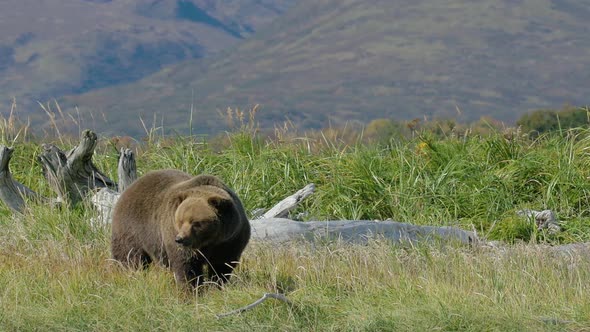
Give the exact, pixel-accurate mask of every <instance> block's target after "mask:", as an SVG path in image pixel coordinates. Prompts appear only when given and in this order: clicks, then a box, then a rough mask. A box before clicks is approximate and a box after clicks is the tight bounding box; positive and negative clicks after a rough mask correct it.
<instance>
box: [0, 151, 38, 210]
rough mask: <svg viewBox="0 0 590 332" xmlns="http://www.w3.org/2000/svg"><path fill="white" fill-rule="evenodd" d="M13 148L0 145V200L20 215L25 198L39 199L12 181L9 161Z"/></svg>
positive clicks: (31, 191) (21, 185)
mask: <svg viewBox="0 0 590 332" xmlns="http://www.w3.org/2000/svg"><path fill="white" fill-rule="evenodd" d="M13 152H14V149H13V148H9V147H7V146H4V145H0V199H1V200H2V201H3V202H4V204H6V206H8V207H9V208H10V209H11V210H12V211H13V212H19V213H22V212H23V211H24V208H25V199H24V198H25V197H27V198H39V196H38V195H37V194H36V193H35V192H34V191H33V190H31V189H29V188H28V187H26V186H25V185H23V184H21V183H20V182H18V181H16V180H14V179H13V177H12V174H11V173H10V167H9V164H10V159H11V158H12V153H13Z"/></svg>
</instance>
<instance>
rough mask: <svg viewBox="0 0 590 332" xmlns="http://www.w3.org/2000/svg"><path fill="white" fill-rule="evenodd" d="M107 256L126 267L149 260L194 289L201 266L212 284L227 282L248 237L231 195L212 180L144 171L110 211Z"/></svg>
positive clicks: (247, 225)
mask: <svg viewBox="0 0 590 332" xmlns="http://www.w3.org/2000/svg"><path fill="white" fill-rule="evenodd" d="M112 231H113V233H112V249H111V250H112V254H113V258H114V259H116V260H118V261H120V262H122V263H123V264H125V265H129V266H132V267H136V268H137V267H140V266H144V267H145V266H146V265H148V264H149V263H151V262H152V261H156V262H160V263H161V264H163V265H165V266H167V267H170V269H171V270H172V271H173V272H174V277H175V278H176V280H177V281H178V282H183V283H185V282H189V283H190V284H191V285H193V286H195V287H196V286H198V285H200V284H201V283H202V282H203V277H204V276H205V274H204V268H205V267H206V268H207V274H206V275H207V277H208V278H209V279H211V280H213V281H217V282H225V281H227V280H228V279H229V276H230V274H231V273H232V271H233V269H234V267H235V266H236V264H237V262H238V261H239V259H240V256H241V254H242V251H243V250H244V248H245V247H246V245H247V243H248V241H249V239H250V223H249V222H248V219H247V218H246V213H245V212H244V208H243V206H242V203H241V202H240V200H239V198H238V197H237V195H236V194H235V193H234V192H233V191H232V190H230V189H229V188H228V187H227V186H226V185H225V184H223V183H222V182H221V181H220V180H219V179H218V178H216V177H214V176H210V175H199V176H195V177H193V176H191V175H189V174H186V173H184V172H181V171H177V170H160V171H154V172H150V173H147V174H146V175H144V176H142V177H140V178H139V179H138V180H137V181H135V182H134V183H133V184H132V185H131V186H130V187H129V188H127V189H126V190H125V191H124V192H123V193H122V194H121V197H120V198H119V200H118V201H117V204H116V205H115V210H114V213H113V225H112Z"/></svg>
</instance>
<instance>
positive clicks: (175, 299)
mask: <svg viewBox="0 0 590 332" xmlns="http://www.w3.org/2000/svg"><path fill="white" fill-rule="evenodd" d="M3 123H4V126H2V127H0V128H2V131H1V134H2V135H1V140H2V143H3V144H11V145H14V146H15V147H16V151H15V153H14V158H13V160H12V164H11V166H12V170H13V173H14V176H15V178H16V179H17V180H19V181H21V182H23V183H24V184H25V185H27V186H29V187H31V188H32V189H34V190H36V191H38V192H41V193H43V194H45V195H46V196H51V193H50V192H49V189H48V186H47V184H46V183H45V181H44V180H43V179H42V176H41V170H40V166H39V165H38V164H37V163H36V162H35V156H37V155H38V154H39V149H40V148H39V141H38V140H36V139H34V138H32V137H29V136H27V135H26V134H25V132H24V131H22V130H21V131H20V132H18V131H17V130H15V129H14V128H15V127H16V124H17V123H18V122H17V121H14V120H10V119H8V120H5V121H3ZM7 125H9V126H12V128H13V129H9V128H7ZM413 135H414V137H413V138H412V137H410V138H409V139H392V140H390V141H387V142H384V143H381V144H377V143H363V142H364V139H363V137H362V136H356V138H355V136H354V135H348V134H347V135H344V133H343V132H338V131H331V130H325V131H322V132H313V133H308V134H300V133H297V132H295V131H292V130H291V129H284V130H277V131H276V132H275V133H274V138H273V139H270V138H267V137H265V136H261V135H258V134H257V130H256V127H255V126H254V125H251V124H248V123H246V124H244V123H242V126H241V128H239V129H237V130H236V131H234V132H232V133H230V134H228V135H226V136H220V137H217V138H215V139H208V140H203V139H202V138H200V137H195V136H177V137H164V136H161V135H160V132H159V131H157V130H155V131H151V132H149V133H148V135H147V136H146V137H145V140H144V141H142V142H141V144H139V145H138V146H136V150H137V161H138V169H139V171H140V172H141V173H144V172H147V171H149V170H153V169H159V168H176V169H181V170H184V171H187V172H190V173H193V174H198V173H211V174H215V175H218V176H220V177H221V178H223V179H224V180H225V181H226V182H227V183H228V184H229V185H230V186H231V187H232V188H234V189H235V191H236V192H237V193H238V195H239V196H240V197H241V198H242V199H243V202H244V204H245V207H246V210H247V211H252V210H253V209H255V208H258V207H270V206H272V205H273V204H274V203H276V202H277V201H278V200H280V199H282V198H284V197H285V196H287V195H289V194H291V193H292V192H294V191H295V190H297V189H299V188H301V187H302V186H304V185H305V184H307V183H309V182H314V183H315V184H316V185H317V192H316V193H315V194H314V195H312V196H311V197H310V198H308V199H307V200H306V201H305V202H304V204H303V205H302V206H301V207H300V208H298V210H297V211H294V212H295V213H298V212H306V213H307V217H306V218H313V219H319V220H324V219H380V220H383V219H386V218H392V219H394V220H397V221H406V222H412V223H416V224H429V225H454V226H459V227H463V228H466V229H472V230H475V231H477V232H478V234H479V235H480V236H482V237H484V238H488V239H498V240H502V241H504V242H505V243H508V244H510V243H515V245H514V246H513V247H507V248H506V249H505V250H503V251H494V250H486V249H485V248H480V249H476V248H454V247H446V248H438V247H436V246H432V247H425V246H417V247H395V246H392V245H391V244H389V243H387V242H386V241H383V240H380V239H375V240H374V241H370V243H369V244H368V245H366V246H362V245H346V244H343V243H339V242H338V241H334V242H330V243H328V242H325V243H317V244H315V245H313V246H312V245H309V244H305V243H299V244H295V245H290V246H278V247H277V246H275V247H272V248H270V247H269V246H268V245H267V244H264V243H252V244H251V245H250V246H249V247H248V248H247V249H246V252H245V253H244V259H243V262H242V264H241V266H240V268H239V269H238V270H237V271H236V275H235V277H234V278H233V279H232V280H233V281H232V282H231V283H230V284H229V285H228V286H226V287H224V289H223V290H217V289H214V288H211V287H209V288H207V289H204V290H203V292H204V293H202V295H200V296H197V297H195V296H189V295H186V294H183V293H182V292H181V291H180V290H179V289H177V288H176V287H175V286H174V282H173V278H172V276H171V274H170V272H169V271H166V270H165V269H163V268H160V267H153V268H150V269H148V270H146V271H130V270H125V269H122V268H120V267H119V266H117V265H116V264H115V263H113V262H112V261H111V260H110V259H109V257H110V256H109V250H110V249H109V236H110V235H109V234H110V233H109V226H108V225H106V226H103V225H91V224H90V223H89V219H90V217H92V216H93V214H94V213H93V212H92V210H91V209H90V208H89V207H88V206H85V205H84V204H82V205H80V206H78V207H76V208H74V209H72V210H67V209H63V210H54V209H51V208H49V207H47V206H43V205H38V204H34V203H31V205H30V208H31V210H30V211H29V212H28V213H26V214H25V215H24V216H22V217H10V216H9V211H8V210H7V208H6V207H2V208H1V209H0V213H1V214H2V215H3V217H2V218H0V289H2V292H0V303H2V306H1V309H0V327H3V328H5V329H7V330H38V329H41V330H63V331H79V330H100V331H102V330H122V331H127V330H129V331H131V330H154V329H162V330H231V331H236V330H240V331H245V330H256V331H258V330H269V331H270V330H273V331H274V330H277V329H278V330H309V331H317V330H322V331H325V330H366V331H374V330H386V331H387V330H395V331H415V330H438V329H439V330H454V331H457V330H461V331H463V330H466V331H491V330H497V331H506V330H518V331H540V330H547V331H563V330H571V331H584V330H585V329H587V327H588V326H590V299H589V297H588V296H587V295H588V285H589V284H590V261H589V258H588V256H577V255H573V256H564V255H551V254H548V251H546V250H547V249H543V248H542V247H538V246H533V245H534V244H544V245H550V244H558V243H572V242H582V241H590V209H589V206H590V181H589V180H588V179H589V178H590V167H588V165H589V164H590V154H589V153H588V149H587V147H588V145H589V144H590V131H589V130H587V129H574V130H568V131H561V132H556V133H550V134H545V135H542V136H540V137H538V138H536V139H534V140H533V139H530V138H529V136H528V135H523V134H522V133H519V132H518V131H515V132H512V133H506V134H504V133H502V132H492V133H491V134H489V135H475V134H471V135H470V134H469V133H468V132H467V134H464V133H463V134H461V135H458V133H457V132H455V131H453V130H451V131H448V132H445V133H443V136H440V138H435V136H434V134H433V132H429V131H415V132H414V133H413ZM44 140H46V141H47V140H49V139H48V138H45V139H44ZM56 141H57V143H58V144H59V145H60V146H63V147H64V148H67V147H69V146H71V145H73V144H75V140H70V139H67V138H65V137H61V139H57V140H56ZM123 142H124V140H123V139H121V138H119V139H106V138H105V139H104V140H102V141H101V143H100V144H99V146H98V148H97V151H96V156H95V158H96V164H97V165H98V167H99V168H100V169H102V170H104V171H105V172H106V173H107V175H109V176H110V177H111V178H116V177H115V172H116V161H117V149H116V148H115V145H116V144H121V143H123ZM519 208H533V209H543V208H550V209H553V210H554V211H555V212H556V213H557V214H558V217H559V219H560V220H562V221H563V222H564V224H563V228H564V231H563V232H561V233H559V234H556V235H551V234H547V233H545V232H544V231H537V230H536V229H535V226H534V225H533V223H532V222H531V221H530V220H527V219H526V218H521V217H518V216H516V214H515V210H516V209H519ZM264 292H280V293H285V294H286V295H287V297H288V298H290V299H291V301H293V305H292V306H291V305H287V304H285V303H282V302H272V301H269V302H266V303H264V304H263V305H261V306H259V307H257V308H255V309H253V310H252V311H249V312H246V313H243V314H241V315H235V316H230V317H228V318H224V319H217V318H216V317H215V315H216V314H219V313H222V312H227V311H230V310H231V309H235V308H237V307H241V306H243V305H245V304H248V303H251V302H253V301H254V300H255V299H258V298H259V297H260V296H261V295H262V293H264Z"/></svg>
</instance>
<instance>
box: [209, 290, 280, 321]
mask: <svg viewBox="0 0 590 332" xmlns="http://www.w3.org/2000/svg"><path fill="white" fill-rule="evenodd" d="M268 299H276V300H279V301H283V302H285V303H287V304H291V301H290V300H289V299H288V298H287V297H286V296H285V295H283V294H276V293H264V295H262V297H261V298H259V299H258V300H256V301H254V302H252V303H250V304H248V305H247V306H244V307H241V308H238V309H235V310H232V311H230V312H226V313H223V314H218V315H216V316H217V318H223V317H227V316H231V315H235V314H239V313H242V312H244V311H246V310H251V309H253V308H254V307H256V306H258V305H260V304H261V303H262V302H264V301H266V300H268Z"/></svg>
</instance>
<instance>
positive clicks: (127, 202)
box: [113, 169, 191, 227]
mask: <svg viewBox="0 0 590 332" xmlns="http://www.w3.org/2000/svg"><path fill="white" fill-rule="evenodd" d="M190 178H191V176H190V175H189V174H187V173H184V172H181V171H178V170H171V169H166V170H158V171H152V172H148V173H146V174H145V175H143V176H141V177H140V178H139V179H137V180H136V181H135V182H133V183H132V184H131V186H129V188H127V189H125V191H123V193H122V194H121V197H119V199H118V200H117V203H116V205H115V209H114V211H113V227H117V224H120V223H143V222H149V220H151V219H154V217H155V215H154V214H156V213H160V212H165V211H163V210H164V209H165V208H166V206H165V204H164V202H165V196H166V194H167V193H168V191H169V190H170V188H172V187H173V186H174V185H175V184H178V183H180V182H183V181H186V180H188V179H190Z"/></svg>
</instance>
